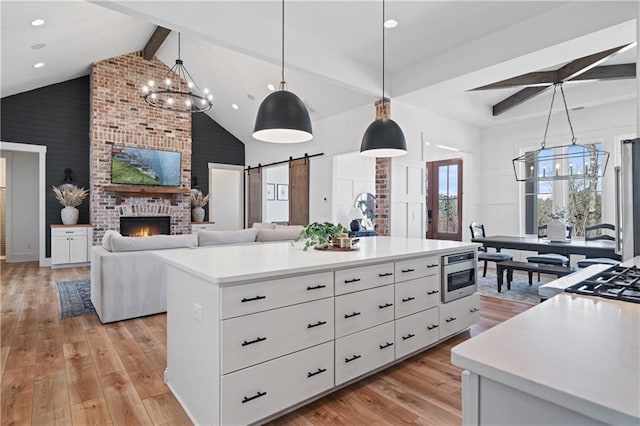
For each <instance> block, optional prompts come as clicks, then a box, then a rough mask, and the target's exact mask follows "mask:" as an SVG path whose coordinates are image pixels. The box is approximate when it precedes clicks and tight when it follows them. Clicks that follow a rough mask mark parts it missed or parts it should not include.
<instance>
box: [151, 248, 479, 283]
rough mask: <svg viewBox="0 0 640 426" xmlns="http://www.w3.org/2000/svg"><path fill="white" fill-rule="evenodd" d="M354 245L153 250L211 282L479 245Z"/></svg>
mask: <svg viewBox="0 0 640 426" xmlns="http://www.w3.org/2000/svg"><path fill="white" fill-rule="evenodd" d="M359 246H360V249H359V250H356V251H349V252H339V251H319V250H314V249H312V248H310V249H309V250H307V251H303V250H302V248H303V247H304V244H303V243H302V242H299V243H294V244H293V245H292V244H291V243H290V242H283V243H265V244H246V245H234V246H227V245H225V246H212V247H201V248H193V249H177V250H161V251H156V252H154V254H155V255H156V256H158V257H159V258H161V259H163V260H164V261H166V262H167V263H169V264H170V265H173V266H175V267H176V268H178V269H181V270H184V271H188V272H190V273H192V274H195V275H197V276H199V277H200V278H203V279H205V280H207V281H210V282H212V283H215V284H230V283H235V282H239V281H242V282H247V281H251V280H255V279H265V278H270V277H275V276H282V275H284V274H299V273H307V272H312V271H314V270H318V269H321V268H326V267H327V266H329V267H332V268H342V267H349V266H356V265H357V266H364V265H367V264H368V263H376V262H381V261H393V260H397V259H404V258H408V257H412V256H421V255H425V254H429V255H438V254H443V253H451V252H452V251H462V250H476V248H477V247H478V246H479V244H476V243H463V242H457V241H444V240H423V239H413V238H399V237H367V238H361V239H360V243H359Z"/></svg>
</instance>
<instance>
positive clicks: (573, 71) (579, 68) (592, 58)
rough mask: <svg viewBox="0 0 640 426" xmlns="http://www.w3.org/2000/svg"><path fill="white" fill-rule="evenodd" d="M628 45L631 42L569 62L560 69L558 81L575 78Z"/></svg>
mask: <svg viewBox="0 0 640 426" xmlns="http://www.w3.org/2000/svg"><path fill="white" fill-rule="evenodd" d="M627 46H629V44H625V45H623V46H618V47H614V48H613V49H607V50H603V51H602V52H598V53H594V54H593V55H589V56H583V57H582V58H579V59H576V60H575V61H571V62H569V63H568V64H567V65H565V66H563V67H562V68H560V69H559V70H558V81H557V82H561V81H566V80H571V79H572V78H575V77H577V76H578V75H580V74H582V73H584V72H587V71H589V70H590V69H592V68H594V67H596V66H598V64H599V63H602V62H603V61H605V60H607V59H608V58H609V57H611V56H613V55H615V54H616V53H618V52H619V51H621V50H622V49H624V48H626V47H627Z"/></svg>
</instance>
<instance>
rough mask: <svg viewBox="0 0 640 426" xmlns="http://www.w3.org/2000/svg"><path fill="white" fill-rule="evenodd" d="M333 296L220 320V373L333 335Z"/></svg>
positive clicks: (323, 340)
mask: <svg viewBox="0 0 640 426" xmlns="http://www.w3.org/2000/svg"><path fill="white" fill-rule="evenodd" d="M333 337H334V334H333V299H322V300H317V301H315V302H308V303H302V304H299V305H294V306H289V307H286V308H280V309H274V310H271V311H266V312H261V313H258V314H253V315H247V316H243V317H238V318H231V319H228V320H224V321H222V336H221V342H222V360H221V361H222V374H227V373H230V372H232V371H235V370H239V369H241V368H244V367H248V366H250V365H254V364H258V363H260V362H263V361H266V360H269V359H272V358H275V357H278V356H281V355H285V354H288V353H290V352H293V351H297V350H300V349H304V348H307V347H309V346H313V345H317V344H319V343H324V342H326V341H329V340H331V339H333Z"/></svg>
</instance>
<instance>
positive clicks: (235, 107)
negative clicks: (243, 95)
mask: <svg viewBox="0 0 640 426" xmlns="http://www.w3.org/2000/svg"><path fill="white" fill-rule="evenodd" d="M231 108H233V109H238V108H239V107H238V105H236V104H231Z"/></svg>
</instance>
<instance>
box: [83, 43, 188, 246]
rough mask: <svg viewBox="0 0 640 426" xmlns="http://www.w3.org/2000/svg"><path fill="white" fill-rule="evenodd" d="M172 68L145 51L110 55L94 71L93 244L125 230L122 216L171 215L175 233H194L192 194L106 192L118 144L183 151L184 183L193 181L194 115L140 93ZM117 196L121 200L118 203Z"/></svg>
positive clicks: (91, 219) (92, 98)
mask: <svg viewBox="0 0 640 426" xmlns="http://www.w3.org/2000/svg"><path fill="white" fill-rule="evenodd" d="M168 70H169V68H168V67H167V66H166V65H165V64H164V63H162V62H161V61H159V60H158V59H156V58H153V59H152V60H151V61H146V60H144V59H143V58H142V57H141V55H140V52H134V53H129V54H126V55H122V56H117V57H114V58H109V59H105V60H103V61H100V62H97V63H95V64H93V67H92V70H91V117H90V122H91V124H90V140H91V147H90V158H91V166H90V173H91V210H90V213H89V214H90V221H91V223H92V225H93V227H94V232H93V236H94V244H99V243H100V241H101V239H102V236H103V235H104V232H105V231H106V230H109V229H113V230H117V231H120V218H121V217H142V216H168V217H170V233H171V234H185V233H190V232H191V206H190V201H189V195H188V194H178V195H176V200H175V204H172V203H171V200H169V199H165V198H162V197H153V196H148V195H146V196H135V195H129V196H126V197H122V199H121V200H116V194H114V193H113V192H111V191H106V190H105V189H104V187H105V186H108V185H111V149H112V146H113V145H114V144H116V145H124V146H135V147H139V148H149V149H160V150H166V151H179V152H180V153H181V154H182V160H181V169H182V176H181V186H182V187H183V188H187V189H188V188H189V187H190V182H191V170H190V168H191V166H190V165H191V115H190V114H180V113H176V112H171V111H164V110H160V109H158V108H153V107H151V106H149V105H147V104H146V103H145V101H144V100H143V99H142V97H141V87H142V86H143V85H144V84H146V82H147V81H148V80H150V79H153V80H156V81H158V80H160V79H161V78H162V77H163V76H164V75H165V74H166V73H167V71H168ZM117 201H120V203H118V202H117Z"/></svg>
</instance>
